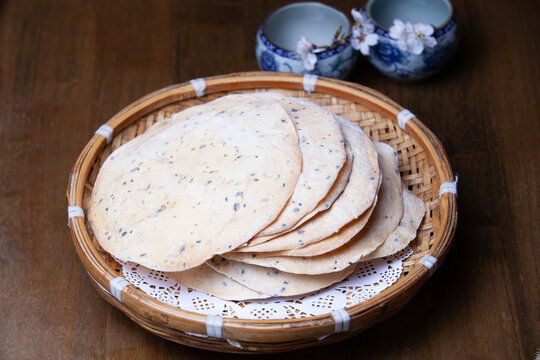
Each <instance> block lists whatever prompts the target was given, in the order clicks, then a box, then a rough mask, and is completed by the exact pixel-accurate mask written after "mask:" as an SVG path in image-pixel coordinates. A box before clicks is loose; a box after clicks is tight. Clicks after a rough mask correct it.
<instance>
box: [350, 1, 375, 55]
mask: <svg viewBox="0 0 540 360" xmlns="http://www.w3.org/2000/svg"><path fill="white" fill-rule="evenodd" d="M351 15H352V17H353V18H354V21H355V24H354V26H353V29H352V34H351V45H352V47H353V48H354V49H356V50H360V52H361V53H362V54H363V55H369V47H370V46H373V45H376V44H377V43H378V42H379V36H378V35H377V34H375V33H374V31H375V25H374V24H373V22H371V20H370V19H369V18H368V17H367V15H366V14H364V13H363V12H360V11H358V10H356V9H352V10H351Z"/></svg>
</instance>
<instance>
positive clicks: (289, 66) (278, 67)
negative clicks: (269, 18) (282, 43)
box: [255, 26, 358, 79]
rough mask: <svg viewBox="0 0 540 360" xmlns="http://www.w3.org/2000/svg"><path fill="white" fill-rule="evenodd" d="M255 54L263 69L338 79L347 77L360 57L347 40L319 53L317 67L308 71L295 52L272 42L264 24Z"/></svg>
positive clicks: (260, 28)
mask: <svg viewBox="0 0 540 360" xmlns="http://www.w3.org/2000/svg"><path fill="white" fill-rule="evenodd" d="M255 54H256V56H257V61H258V63H259V68H260V69H261V70H269V71H282V72H295V73H300V74H315V75H319V76H326V77H332V78H337V79H343V78H345V77H346V76H347V75H348V74H349V73H350V71H351V70H352V68H353V66H354V64H355V62H356V59H357V58H358V52H357V51H356V50H354V49H353V48H352V46H351V45H350V44H349V43H348V42H347V43H345V44H341V45H338V46H337V47H335V48H332V49H329V50H326V51H324V52H321V53H317V64H316V66H315V69H313V70H312V71H307V70H306V69H305V68H304V65H303V63H302V60H300V58H299V57H298V55H297V54H296V53H295V52H293V51H288V50H285V49H281V48H279V47H277V46H275V45H274V44H272V43H271V42H270V41H269V40H268V39H267V38H266V36H265V35H264V32H263V29H262V26H261V27H259V30H258V31H257V44H256V48H255Z"/></svg>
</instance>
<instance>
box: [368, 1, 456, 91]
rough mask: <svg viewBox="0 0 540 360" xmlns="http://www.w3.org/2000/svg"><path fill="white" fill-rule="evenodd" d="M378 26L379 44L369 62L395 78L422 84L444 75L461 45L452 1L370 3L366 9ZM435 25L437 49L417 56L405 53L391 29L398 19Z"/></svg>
mask: <svg viewBox="0 0 540 360" xmlns="http://www.w3.org/2000/svg"><path fill="white" fill-rule="evenodd" d="M362 11H364V12H365V13H366V14H367V16H368V17H369V19H370V20H371V21H373V23H374V24H375V33H377V35H379V42H378V43H377V45H375V46H373V47H372V48H371V49H370V53H369V56H368V59H369V61H370V62H371V63H372V64H373V65H374V66H375V67H376V68H377V69H378V70H379V71H380V72H382V73H383V74H385V75H388V76H390V77H391V78H394V79H398V80H404V81H413V80H421V79H424V78H426V77H429V76H431V75H433V74H435V73H437V72H438V71H440V70H441V69H442V68H443V67H444V66H445V65H446V64H447V63H448V62H449V60H450V59H451V57H452V56H453V55H454V53H455V50H456V48H457V43H458V22H457V16H456V13H455V11H454V8H453V7H452V4H451V3H450V1H448V0H369V1H368V3H367V4H366V6H365V7H364V9H363V10H362ZM396 18H397V19H400V20H401V21H403V22H411V23H415V22H421V23H425V24H430V25H433V26H434V28H435V31H434V34H433V37H434V38H435V40H437V45H435V47H433V48H429V47H426V48H424V51H423V53H421V54H420V55H415V54H413V53H412V52H411V51H402V50H400V48H399V47H398V44H397V40H395V39H392V38H391V37H390V34H389V29H390V27H391V26H392V24H393V22H394V19H396Z"/></svg>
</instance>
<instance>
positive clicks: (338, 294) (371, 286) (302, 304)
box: [117, 248, 413, 320]
mask: <svg viewBox="0 0 540 360" xmlns="http://www.w3.org/2000/svg"><path fill="white" fill-rule="evenodd" d="M412 253H413V251H412V250H411V249H410V248H407V249H405V250H403V251H401V252H399V253H397V254H395V255H392V256H389V257H386V258H381V259H374V260H368V261H364V262H361V263H359V264H358V268H357V269H356V272H354V273H353V274H351V275H349V276H348V277H347V278H346V279H344V280H343V281H341V282H339V283H336V284H334V285H332V286H329V287H327V288H325V289H322V290H318V291H316V292H313V293H311V294H306V295H300V296H293V297H280V298H270V299H264V300H252V301H231V300H222V299H220V298H218V297H215V296H213V295H209V294H206V293H204V292H201V291H197V290H194V289H191V288H187V287H185V286H183V285H180V284H178V283H177V282H176V281H174V280H172V279H170V278H169V277H168V276H167V275H165V274H164V273H163V272H161V271H155V270H150V269H148V268H145V267H143V266H140V265H138V264H135V263H132V262H126V261H121V260H117V261H118V262H119V263H120V264H121V265H122V271H123V273H124V277H125V278H126V280H128V281H129V282H130V283H131V284H133V285H135V286H137V287H138V288H139V289H141V290H142V291H144V292H145V293H146V294H148V295H150V296H152V297H153V298H155V299H157V300H160V301H162V302H164V303H166V304H168V305H171V306H174V307H177V308H180V309H182V310H186V311H192V312H196V313H199V314H204V315H221V316H223V317H234V318H240V319H251V320H256V319H259V320H267V319H297V318H302V317H310V316H315V315H322V314H327V313H329V312H331V311H333V310H338V309H343V308H344V307H349V306H352V305H355V304H358V303H360V302H362V301H365V300H367V299H369V298H371V297H373V296H375V295H377V294H378V293H380V292H381V291H383V290H384V289H386V288H387V287H389V286H390V285H392V284H393V283H394V282H396V281H397V279H399V277H400V276H401V272H402V271H403V260H405V259H407V258H408V257H409V256H411V254H412Z"/></svg>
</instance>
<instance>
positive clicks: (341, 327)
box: [330, 309, 351, 333]
mask: <svg viewBox="0 0 540 360" xmlns="http://www.w3.org/2000/svg"><path fill="white" fill-rule="evenodd" d="M330 315H332V317H333V318H334V322H335V327H334V332H335V333H340V332H345V331H349V328H350V325H351V317H350V316H349V313H348V312H347V310H345V309H339V310H334V311H332V312H331V313H330Z"/></svg>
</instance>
